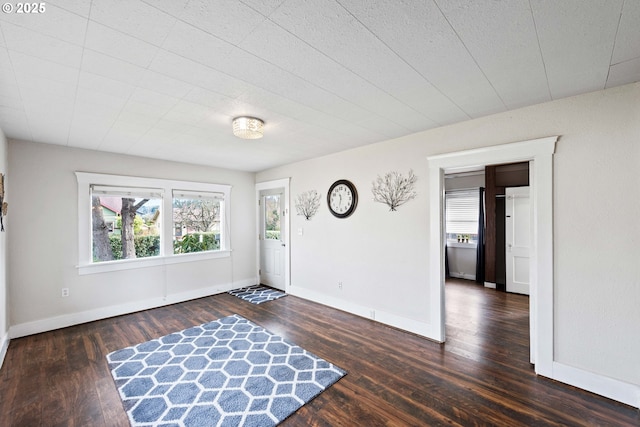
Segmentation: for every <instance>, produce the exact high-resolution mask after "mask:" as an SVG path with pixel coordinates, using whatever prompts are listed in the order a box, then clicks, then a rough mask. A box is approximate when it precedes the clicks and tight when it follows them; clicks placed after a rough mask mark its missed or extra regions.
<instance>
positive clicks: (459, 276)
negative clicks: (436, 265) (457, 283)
mask: <svg viewBox="0 0 640 427" xmlns="http://www.w3.org/2000/svg"><path fill="white" fill-rule="evenodd" d="M449 276H450V277H454V278H456V279H466V280H476V275H475V274H470V273H455V272H453V273H452V272H449Z"/></svg>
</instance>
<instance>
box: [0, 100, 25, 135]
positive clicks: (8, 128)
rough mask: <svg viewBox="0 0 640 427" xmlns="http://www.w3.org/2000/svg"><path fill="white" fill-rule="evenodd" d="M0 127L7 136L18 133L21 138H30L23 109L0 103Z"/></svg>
mask: <svg viewBox="0 0 640 427" xmlns="http://www.w3.org/2000/svg"><path fill="white" fill-rule="evenodd" d="M0 129H2V131H3V132H4V134H5V135H7V136H10V135H16V136H18V135H19V136H20V138H21V139H27V140H31V138H32V137H31V130H30V129H29V123H28V121H27V114H26V113H25V112H24V111H23V110H18V109H15V108H10V107H7V106H4V105H0Z"/></svg>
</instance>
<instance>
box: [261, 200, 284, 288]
mask: <svg viewBox="0 0 640 427" xmlns="http://www.w3.org/2000/svg"><path fill="white" fill-rule="evenodd" d="M284 217H285V204H284V189H282V188H278V189H273V190H262V191H260V224H261V226H260V228H261V230H260V236H259V238H260V283H262V284H264V285H269V286H272V287H274V288H277V289H281V290H285V249H286V244H285V241H286V240H285V235H284V233H285V227H284V226H283V225H284Z"/></svg>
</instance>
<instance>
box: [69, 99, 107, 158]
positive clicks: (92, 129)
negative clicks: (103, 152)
mask: <svg viewBox="0 0 640 427" xmlns="http://www.w3.org/2000/svg"><path fill="white" fill-rule="evenodd" d="M114 123H115V118H114V117H111V118H110V117H108V116H105V115H102V114H99V115H98V114H93V113H87V112H86V111H83V110H82V109H77V110H76V114H75V115H74V117H73V119H72V121H71V126H70V129H69V140H68V145H70V146H72V147H78V148H85V149H89V150H95V149H97V148H98V147H99V146H100V143H101V142H102V140H103V139H104V137H105V136H106V135H107V134H108V133H109V130H110V129H111V127H112V126H113V124H114Z"/></svg>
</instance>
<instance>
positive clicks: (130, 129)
mask: <svg viewBox="0 0 640 427" xmlns="http://www.w3.org/2000/svg"><path fill="white" fill-rule="evenodd" d="M148 130H149V127H148V126H146V125H143V124H139V123H133V122H130V121H127V122H124V121H122V120H118V121H116V122H115V123H114V124H113V126H112V127H111V128H110V129H109V132H107V134H106V135H105V137H104V138H103V139H102V141H101V142H100V145H99V146H98V148H99V149H101V150H106V151H111V152H115V153H126V152H127V151H128V150H129V149H130V148H131V147H132V146H133V145H135V143H136V141H137V140H138V139H140V138H141V137H142V136H143V135H144V134H145V133H146V132H148Z"/></svg>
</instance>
